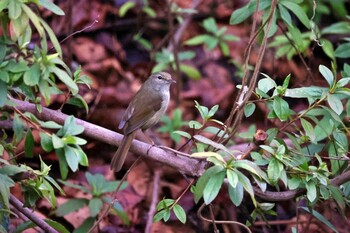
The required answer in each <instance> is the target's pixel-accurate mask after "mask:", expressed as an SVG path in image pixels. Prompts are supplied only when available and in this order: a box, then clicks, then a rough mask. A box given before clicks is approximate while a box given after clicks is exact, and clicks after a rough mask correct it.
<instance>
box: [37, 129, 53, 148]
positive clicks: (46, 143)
mask: <svg viewBox="0 0 350 233" xmlns="http://www.w3.org/2000/svg"><path fill="white" fill-rule="evenodd" d="M40 145H41V147H42V148H43V149H44V151H46V152H50V151H52V150H53V144H52V139H51V137H50V136H49V135H47V134H46V133H43V132H40Z"/></svg>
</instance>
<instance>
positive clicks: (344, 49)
mask: <svg viewBox="0 0 350 233" xmlns="http://www.w3.org/2000/svg"><path fill="white" fill-rule="evenodd" d="M349 51H350V43H345V44H341V45H339V46H338V47H337V48H336V50H335V51H334V55H335V56H336V57H338V58H349V57H350V54H349Z"/></svg>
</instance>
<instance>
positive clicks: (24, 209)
mask: <svg viewBox="0 0 350 233" xmlns="http://www.w3.org/2000/svg"><path fill="white" fill-rule="evenodd" d="M10 203H11V205H12V206H13V207H15V208H16V209H17V210H18V211H19V212H21V213H22V214H24V215H25V216H26V217H27V218H29V219H30V220H31V221H32V222H33V223H35V224H36V225H37V226H38V227H40V228H41V229H43V230H44V231H45V232H49V233H58V231H56V230H55V229H54V228H52V227H51V226H50V225H49V224H47V223H46V222H45V221H44V220H42V219H41V218H39V217H38V216H37V215H36V214H35V213H33V211H32V210H30V209H28V208H27V207H23V203H22V202H21V201H19V200H18V199H17V198H16V197H15V196H14V195H12V194H10Z"/></svg>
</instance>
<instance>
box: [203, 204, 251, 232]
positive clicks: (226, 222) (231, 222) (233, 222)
mask: <svg viewBox="0 0 350 233" xmlns="http://www.w3.org/2000/svg"><path fill="white" fill-rule="evenodd" d="M205 206H206V205H205V204H204V203H203V204H202V205H201V207H199V209H198V211H197V215H198V217H199V218H200V219H201V220H203V221H206V222H209V223H212V220H211V219H208V218H206V217H204V216H203V215H202V210H203V209H204V207H205ZM215 223H216V224H234V225H238V226H240V227H242V228H244V229H245V230H247V231H248V232H249V233H252V231H251V230H250V229H249V228H248V227H247V226H246V225H244V224H243V223H240V222H237V221H223V220H215Z"/></svg>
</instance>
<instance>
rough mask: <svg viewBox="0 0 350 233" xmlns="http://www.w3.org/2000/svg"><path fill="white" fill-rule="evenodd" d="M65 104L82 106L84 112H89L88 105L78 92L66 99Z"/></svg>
mask: <svg viewBox="0 0 350 233" xmlns="http://www.w3.org/2000/svg"><path fill="white" fill-rule="evenodd" d="M67 104H72V105H74V106H77V107H79V108H84V109H85V111H86V114H88V113H89V106H88V105H87V103H86V101H85V100H84V98H83V97H82V96H81V95H79V94H77V95H75V96H74V97H72V98H70V99H69V100H68V101H67Z"/></svg>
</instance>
